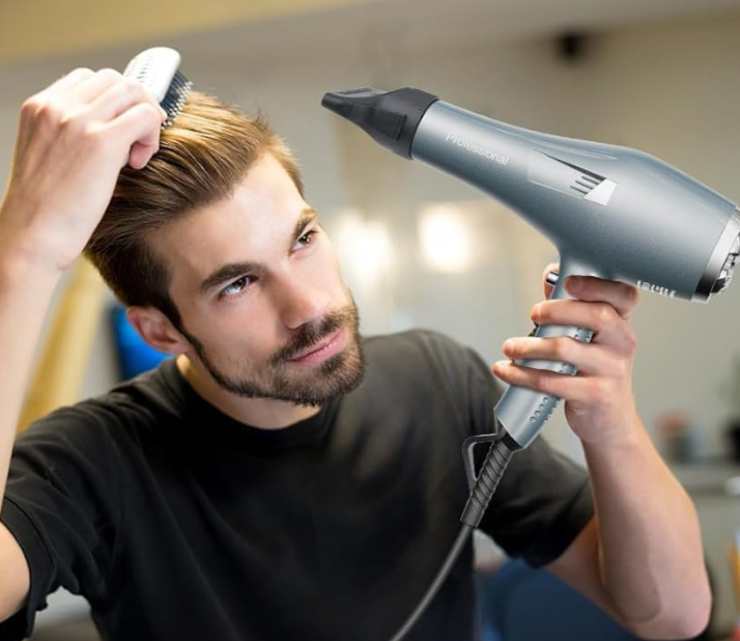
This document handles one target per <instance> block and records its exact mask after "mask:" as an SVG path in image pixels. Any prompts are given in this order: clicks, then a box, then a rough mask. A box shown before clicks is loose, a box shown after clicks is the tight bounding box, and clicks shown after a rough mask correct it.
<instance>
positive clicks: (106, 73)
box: [95, 67, 122, 80]
mask: <svg viewBox="0 0 740 641" xmlns="http://www.w3.org/2000/svg"><path fill="white" fill-rule="evenodd" d="M95 75H96V76H98V77H99V78H102V79H104V80H118V79H119V78H121V77H122V74H121V73H119V72H118V71H116V70H115V69H111V68H110V67H104V68H103V69H98V70H97V71H96V72H95Z"/></svg>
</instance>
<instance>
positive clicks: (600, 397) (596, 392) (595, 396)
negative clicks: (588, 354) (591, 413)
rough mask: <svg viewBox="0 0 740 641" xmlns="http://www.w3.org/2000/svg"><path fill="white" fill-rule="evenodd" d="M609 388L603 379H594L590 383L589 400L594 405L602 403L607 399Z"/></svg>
mask: <svg viewBox="0 0 740 641" xmlns="http://www.w3.org/2000/svg"><path fill="white" fill-rule="evenodd" d="M610 389H611V386H610V384H609V381H608V380H606V379H604V378H594V379H593V380H592V381H591V391H590V394H589V396H590V398H591V400H592V401H594V402H595V403H602V402H604V401H606V400H608V399H609V397H610Z"/></svg>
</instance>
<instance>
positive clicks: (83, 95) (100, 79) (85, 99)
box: [67, 69, 123, 103]
mask: <svg viewBox="0 0 740 641" xmlns="http://www.w3.org/2000/svg"><path fill="white" fill-rule="evenodd" d="M122 78H123V76H122V75H121V74H120V73H119V72H118V71H116V70H115V69H99V70H98V71H96V72H95V73H94V74H93V75H92V76H90V77H88V78H85V80H83V81H82V82H79V83H77V84H76V85H75V86H74V87H71V88H70V89H69V90H68V92H67V93H68V95H69V96H70V97H72V98H74V99H75V100H76V101H78V102H81V103H89V102H92V101H93V100H94V99H95V98H97V97H98V96H99V95H100V94H101V93H103V92H104V91H105V90H106V89H108V87H110V86H111V85H114V84H115V83H117V82H120V80H121V79H122Z"/></svg>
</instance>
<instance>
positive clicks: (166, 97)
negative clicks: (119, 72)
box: [123, 47, 193, 129]
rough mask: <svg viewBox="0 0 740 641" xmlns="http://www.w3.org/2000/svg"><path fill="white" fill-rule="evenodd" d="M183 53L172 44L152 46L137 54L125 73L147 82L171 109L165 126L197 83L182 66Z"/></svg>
mask: <svg viewBox="0 0 740 641" xmlns="http://www.w3.org/2000/svg"><path fill="white" fill-rule="evenodd" d="M180 60H181V57H180V53H179V52H178V51H176V50H175V49H171V48H170V47H152V48H151V49H145V50H144V51H142V52H141V53H139V54H137V55H136V56H134V57H133V58H132V59H131V62H129V63H128V65H127V66H126V69H125V70H124V72H123V75H124V76H125V77H127V78H135V79H136V80H138V81H139V82H140V83H141V84H143V85H144V86H145V87H146V88H147V89H148V90H149V92H150V93H151V94H152V95H153V96H154V97H155V98H156V99H157V102H158V103H159V105H160V106H161V107H162V109H164V110H165V111H166V112H167V119H166V120H165V121H164V122H163V123H162V129H165V128H167V127H169V126H170V125H171V124H172V123H173V121H174V120H175V118H176V117H177V115H178V114H179V113H180V111H181V110H182V107H183V105H184V104H185V101H186V100H187V97H188V95H189V94H190V90H191V88H192V86H193V83H192V82H191V81H190V80H188V79H187V78H186V77H185V76H184V75H183V74H182V73H181V72H180V71H178V68H179V66H180Z"/></svg>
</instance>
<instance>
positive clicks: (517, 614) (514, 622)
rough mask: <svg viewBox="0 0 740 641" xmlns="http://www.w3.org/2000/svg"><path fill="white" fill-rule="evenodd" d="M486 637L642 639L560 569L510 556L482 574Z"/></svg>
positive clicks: (514, 640) (488, 640)
mask: <svg viewBox="0 0 740 641" xmlns="http://www.w3.org/2000/svg"><path fill="white" fill-rule="evenodd" d="M476 581H477V584H478V598H479V600H480V606H481V611H482V615H483V641H501V640H502V639H503V640H505V641H576V640H578V641H580V640H583V641H591V640H596V639H598V641H639V639H638V638H637V637H636V636H634V635H633V634H631V633H630V632H629V631H627V630H625V629H624V628H623V627H622V626H620V625H619V624H618V623H617V622H616V621H614V620H613V619H612V618H611V617H610V616H609V615H607V614H606V613H605V612H603V611H602V610H601V609H600V608H599V607H597V606H596V605H594V604H593V603H592V602H591V601H590V600H589V599H587V598H586V597H585V596H583V595H582V594H580V593H579V592H577V591H576V590H574V589H573V588H571V587H570V586H569V585H567V584H566V583H564V582H563V581H561V580H560V579H559V578H558V577H556V576H555V575H554V574H552V573H550V572H548V571H547V570H542V569H537V570H535V569H533V568H531V567H530V566H529V565H527V564H526V563H525V562H524V561H521V560H518V559H512V560H509V561H506V562H505V563H504V564H503V565H502V566H501V567H500V568H499V569H498V570H497V571H496V572H494V573H491V574H487V573H484V572H480V573H478V574H477V575H476Z"/></svg>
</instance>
